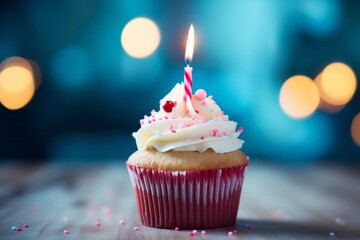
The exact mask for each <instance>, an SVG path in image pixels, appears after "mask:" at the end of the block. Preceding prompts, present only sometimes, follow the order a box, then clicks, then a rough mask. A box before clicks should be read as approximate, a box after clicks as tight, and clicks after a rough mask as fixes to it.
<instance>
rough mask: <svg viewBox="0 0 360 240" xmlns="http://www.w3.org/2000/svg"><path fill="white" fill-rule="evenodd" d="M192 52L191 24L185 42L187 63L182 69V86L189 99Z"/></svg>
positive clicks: (192, 30)
mask: <svg viewBox="0 0 360 240" xmlns="http://www.w3.org/2000/svg"><path fill="white" fill-rule="evenodd" d="M193 52H194V27H193V25H192V24H191V26H190V29H189V35H188V38H187V43H186V51H185V63H186V64H187V65H186V67H185V69H184V86H185V92H186V95H187V96H189V98H190V99H191V96H192V67H190V62H191V61H192V57H193Z"/></svg>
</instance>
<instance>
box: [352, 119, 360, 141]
mask: <svg viewBox="0 0 360 240" xmlns="http://www.w3.org/2000/svg"><path fill="white" fill-rule="evenodd" d="M351 137H352V139H353V140H354V142H355V143H356V145H358V146H359V147H360V113H358V114H357V115H356V116H355V117H354V119H353V121H352V123H351Z"/></svg>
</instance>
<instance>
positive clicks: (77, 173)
mask: <svg viewBox="0 0 360 240" xmlns="http://www.w3.org/2000/svg"><path fill="white" fill-rule="evenodd" d="M359 183H360V169H358V168H347V167H344V166H336V165H327V166H326V165H319V166H308V167H299V166H296V167H282V166H274V165H270V164H260V163H256V160H252V161H251V163H250V166H249V168H248V171H247V173H246V177H245V182H244V186H243V192H242V196H241V201H240V208H239V212H238V218H237V222H236V225H235V226H232V227H228V228H221V229H213V230H206V232H207V234H206V235H199V236H193V237H191V236H189V232H190V231H188V230H184V231H179V232H175V231H174V230H164V229H154V228H148V227H144V226H142V225H141V224H140V222H139V218H138V215H137V208H136V202H135V198H134V194H133V191H132V186H131V183H130V179H129V177H128V173H127V171H126V169H125V166H124V163H123V162H120V161H119V162H118V163H104V164H101V163H99V164H96V165H95V164H90V165H89V164H71V165H65V164H58V163H51V164H50V163H49V164H44V165H36V166H30V165H21V164H10V165H9V164H7V165H5V164H3V165H1V167H0V206H1V207H0V239H48V240H51V239H69V240H70V239H156V240H159V239H329V238H331V239H360V185H359ZM96 218H100V219H101V220H100V222H101V226H100V227H97V226H96ZM121 219H123V220H125V222H126V224H125V225H119V224H118V223H119V220H121ZM23 224H28V225H29V228H22V231H19V232H18V231H12V229H11V228H12V226H23ZM246 224H248V225H247V226H250V227H249V228H252V229H248V228H246V227H245V225H246ZM135 226H138V227H139V231H134V230H133V229H134V227H135ZM65 229H67V230H69V232H70V234H64V233H63V231H64V230H65ZM197 230H202V229H197ZM234 230H236V231H237V233H235V234H234V236H228V232H229V231H234Z"/></svg>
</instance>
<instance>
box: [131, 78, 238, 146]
mask: <svg viewBox="0 0 360 240" xmlns="http://www.w3.org/2000/svg"><path fill="white" fill-rule="evenodd" d="M140 124H141V127H140V129H139V130H138V131H137V132H135V133H133V136H134V138H135V140H136V145H137V148H138V149H139V150H146V149H152V148H155V149H157V151H159V152H167V151H170V150H173V151H197V152H204V151H206V150H207V149H213V150H214V151H215V152H217V153H226V152H231V151H235V150H237V149H239V148H241V146H242V144H243V143H244V141H243V140H241V139H239V135H240V133H241V132H242V127H240V128H239V129H237V128H236V127H237V123H236V122H234V121H229V117H228V116H227V115H225V114H224V112H223V111H221V109H220V107H219V106H218V105H217V104H216V102H215V101H214V100H213V98H212V96H209V97H207V96H206V92H205V91H204V90H198V91H197V92H196V93H195V94H194V95H192V97H191V98H190V97H189V96H188V95H187V94H186V93H185V88H184V84H183V83H182V84H179V83H178V84H176V85H175V87H174V88H173V89H172V90H171V91H170V93H168V94H167V95H166V96H165V97H164V98H163V99H162V100H160V109H159V111H155V110H152V111H151V115H150V116H146V115H145V116H144V118H143V119H141V120H140Z"/></svg>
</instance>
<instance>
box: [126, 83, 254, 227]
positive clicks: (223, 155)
mask: <svg viewBox="0 0 360 240" xmlns="http://www.w3.org/2000/svg"><path fill="white" fill-rule="evenodd" d="M140 124H141V127H140V129H139V130H138V131H137V132H135V133H134V134H133V136H134V138H135V139H136V145H137V148H138V150H137V151H136V152H135V153H133V154H132V155H131V156H130V157H129V159H128V161H127V162H126V165H127V168H128V171H129V174H130V178H131V180H132V184H133V188H134V191H135V197H136V201H137V207H138V211H139V215H140V219H141V222H142V223H143V224H144V225H146V226H150V227H157V228H175V227H179V228H180V229H205V228H217V227H224V226H229V225H233V224H234V223H235V221H236V215H237V212H238V206H239V200H240V193H241V189H242V183H243V180H244V173H245V169H246V167H247V165H248V158H247V157H246V155H245V154H244V153H243V152H241V151H240V150H239V149H240V148H241V146H242V144H243V141H242V140H240V139H239V138H238V137H239V135H240V133H241V132H242V127H240V128H238V129H237V123H236V122H234V121H230V120H229V118H228V116H227V115H225V114H224V112H223V111H221V109H220V107H219V106H218V105H217V104H216V102H215V101H214V100H213V98H212V96H207V94H206V92H205V90H198V91H196V93H195V94H194V95H190V94H189V93H188V91H186V87H185V84H184V83H182V84H176V86H175V87H174V88H173V89H172V90H171V92H170V93H169V94H167V95H166V96H165V97H164V98H163V99H162V100H161V101H160V109H159V110H158V111H155V110H152V111H151V115H150V116H144V118H143V119H142V120H141V121H140Z"/></svg>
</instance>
